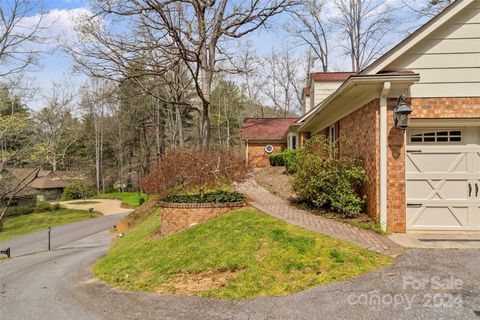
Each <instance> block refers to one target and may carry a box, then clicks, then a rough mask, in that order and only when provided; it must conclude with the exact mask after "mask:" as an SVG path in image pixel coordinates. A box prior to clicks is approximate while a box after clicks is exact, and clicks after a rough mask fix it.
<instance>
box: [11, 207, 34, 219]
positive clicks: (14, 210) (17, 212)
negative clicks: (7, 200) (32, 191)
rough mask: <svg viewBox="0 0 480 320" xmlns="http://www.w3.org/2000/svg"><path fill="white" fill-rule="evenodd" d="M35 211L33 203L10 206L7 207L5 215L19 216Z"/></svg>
mask: <svg viewBox="0 0 480 320" xmlns="http://www.w3.org/2000/svg"><path fill="white" fill-rule="evenodd" d="M34 212H35V205H29V206H25V207H10V208H8V209H7V212H6V215H7V216H21V215H24V214H31V213H34Z"/></svg>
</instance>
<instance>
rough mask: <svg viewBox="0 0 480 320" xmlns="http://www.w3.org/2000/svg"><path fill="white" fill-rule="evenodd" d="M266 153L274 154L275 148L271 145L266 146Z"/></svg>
mask: <svg viewBox="0 0 480 320" xmlns="http://www.w3.org/2000/svg"><path fill="white" fill-rule="evenodd" d="M265 152H266V153H272V152H273V146H272V145H271V144H269V145H266V146H265Z"/></svg>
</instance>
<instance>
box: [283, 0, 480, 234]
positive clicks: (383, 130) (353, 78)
mask: <svg viewBox="0 0 480 320" xmlns="http://www.w3.org/2000/svg"><path fill="white" fill-rule="evenodd" d="M337 76H338V77H339V78H341V76H343V77H345V79H344V80H343V81H341V80H339V81H337V82H335V83H328V86H327V85H325V84H323V85H322V83H321V82H322V81H325V79H326V78H328V77H332V76H331V75H330V76H329V74H324V75H323V76H321V75H318V74H317V75H316V78H317V79H319V81H318V82H320V83H316V82H315V79H314V78H315V76H313V75H312V76H311V81H310V83H309V87H308V88H306V89H305V90H304V92H303V97H304V103H305V111H306V113H305V115H304V116H303V117H301V118H300V119H298V120H297V121H296V122H295V123H293V124H292V125H291V126H290V128H289V129H288V130H287V136H288V137H290V136H292V137H293V136H295V139H296V141H298V142H299V143H298V145H299V146H301V145H302V142H303V140H304V138H305V137H309V136H311V135H316V134H324V135H327V136H329V137H331V138H332V139H335V140H337V143H336V145H337V147H338V149H339V150H338V152H339V153H340V154H342V155H346V156H350V157H354V158H361V159H362V160H363V163H364V165H365V169H366V171H367V173H368V175H369V178H370V181H371V183H369V184H368V186H367V187H366V190H365V193H366V195H367V198H368V200H367V206H366V212H367V213H368V214H369V215H370V216H372V217H375V218H377V219H378V220H379V221H380V223H381V225H382V227H383V228H384V229H385V230H388V231H390V232H402V233H403V232H415V231H416V232H430V231H435V232H451V231H456V232H479V231H480V191H479V189H480V0H457V1H455V2H453V3H452V4H451V5H450V6H449V7H447V8H446V9H445V10H444V11H442V12H441V13H440V14H439V15H437V16H436V17H434V18H433V19H432V20H430V21H429V22H427V23H426V24H425V25H423V26H422V27H421V28H419V29H418V30H417V31H416V32H414V33H413V34H411V35H410V36H409V37H407V38H406V39H404V40H403V41H402V42H400V43H399V44H398V45H397V46H395V47H394V48H393V49H391V50H390V51H388V52H387V53H386V54H385V55H383V56H382V57H380V58H379V59H378V60H376V61H375V62H374V63H372V64H371V65H370V66H368V67H366V68H365V69H364V70H362V71H360V72H359V73H357V74H348V73H342V74H341V75H340V74H337ZM340 81H341V82H340ZM337 85H338V86H337ZM325 92H327V94H324V93H325ZM402 95H403V96H405V97H406V99H405V102H406V104H407V105H408V106H409V107H410V108H411V110H412V113H411V114H410V118H411V119H410V123H409V125H408V127H407V128H406V130H405V131H403V130H401V129H400V128H398V127H397V126H396V125H395V122H394V108H395V107H396V106H397V105H398V104H399V101H400V99H399V97H400V96H402ZM287 140H288V139H287ZM285 143H288V141H285Z"/></svg>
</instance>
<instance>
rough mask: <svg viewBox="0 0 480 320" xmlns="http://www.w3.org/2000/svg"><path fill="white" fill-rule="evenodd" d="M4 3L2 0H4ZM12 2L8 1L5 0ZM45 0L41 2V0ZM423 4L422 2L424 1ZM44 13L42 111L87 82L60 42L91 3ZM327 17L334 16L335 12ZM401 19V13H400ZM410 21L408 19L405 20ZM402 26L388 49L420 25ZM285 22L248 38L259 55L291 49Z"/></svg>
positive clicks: (339, 63) (54, 1)
mask: <svg viewBox="0 0 480 320" xmlns="http://www.w3.org/2000/svg"><path fill="white" fill-rule="evenodd" d="M2 1H3V0H2ZM6 1H9V0H6ZM41 1H42V0H41ZM401 1H402V0H386V1H384V2H385V3H389V4H391V5H392V6H397V7H399V6H400V5H401ZM421 1H423V0H421ZM331 4H332V1H330V0H328V1H327V6H331ZM42 10H43V12H44V13H45V16H44V20H43V22H44V23H45V25H47V26H48V30H46V32H45V39H46V42H45V43H44V44H40V45H38V47H39V49H40V50H41V51H42V52H43V54H41V55H40V58H39V61H40V68H37V69H36V70H32V71H31V72H29V74H28V79H29V80H28V81H29V82H30V83H31V84H29V85H31V86H34V87H36V88H38V90H37V91H36V94H35V96H34V97H33V98H31V99H30V101H28V102H27V103H28V105H29V106H30V107H31V108H33V109H34V110H38V109H40V108H41V107H42V106H43V105H44V104H45V96H46V95H48V93H49V92H50V91H51V90H52V88H53V86H54V85H55V84H54V82H57V83H61V82H66V81H68V82H70V83H71V84H72V85H73V86H75V87H77V88H78V87H80V86H81V85H82V83H84V82H85V81H86V76H84V75H82V74H79V73H76V74H73V73H72V72H73V68H72V66H73V63H72V61H71V60H70V58H69V57H68V56H66V55H65V54H64V53H63V52H62V50H61V49H59V47H58V39H67V40H69V41H74V39H75V31H74V21H75V19H76V18H78V17H79V16H81V15H82V14H85V13H88V12H89V4H88V0H43V1H42ZM328 14H335V13H334V12H333V11H332V12H330V13H328ZM399 17H400V18H402V17H407V15H406V14H405V16H402V13H400V14H399ZM37 19H38V17H36V16H32V17H29V19H27V21H26V22H25V24H26V25H28V24H32V25H34V24H35V21H37ZM404 20H405V21H407V20H408V19H406V18H405V19H404ZM405 21H403V22H402V23H400V24H399V27H398V30H396V32H392V33H391V34H390V36H389V37H390V38H389V39H388V46H393V45H394V44H396V43H398V42H399V41H400V40H401V39H402V38H403V37H404V36H405V34H406V33H405V30H408V29H411V28H412V27H414V26H415V24H418V21H414V20H410V21H407V22H405ZM285 22H286V17H279V18H276V19H275V20H274V21H273V23H272V28H270V29H269V30H260V31H258V32H256V33H254V34H252V35H250V36H249V38H248V40H249V41H251V42H252V43H253V46H254V47H255V51H256V52H257V54H260V55H261V54H267V53H268V52H270V51H271V50H272V48H277V49H280V48H282V47H288V46H291V45H292V44H291V41H292V40H293V39H291V38H290V37H289V35H288V33H287V32H286V31H285V30H284V28H283V27H282V26H283V25H284V24H285ZM245 40H247V39H245ZM347 61H348V59H347V57H346V56H344V55H342V54H334V55H332V63H331V65H332V66H333V71H344V70H347V69H348V66H349V65H348V63H347Z"/></svg>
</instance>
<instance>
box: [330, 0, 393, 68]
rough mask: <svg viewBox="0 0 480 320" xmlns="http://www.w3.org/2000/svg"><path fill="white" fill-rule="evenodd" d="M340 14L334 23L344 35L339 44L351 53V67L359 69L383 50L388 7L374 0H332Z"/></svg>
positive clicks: (388, 22)
mask: <svg viewBox="0 0 480 320" xmlns="http://www.w3.org/2000/svg"><path fill="white" fill-rule="evenodd" d="M335 5H336V7H337V9H338V10H339V12H340V17H339V18H338V19H335V20H334V21H333V22H334V24H335V25H336V26H337V27H338V28H339V29H340V30H341V32H342V33H343V34H344V35H345V36H346V37H347V44H346V45H342V47H343V49H344V50H345V53H346V54H347V55H349V56H350V59H351V63H352V70H353V71H360V70H361V69H363V68H364V67H366V66H367V65H368V64H370V63H371V62H372V61H373V60H375V59H376V58H377V57H378V56H379V55H380V54H381V53H382V52H383V50H384V47H385V43H384V40H385V36H386V35H387V34H388V33H389V32H391V30H390V28H389V26H390V25H391V23H392V14H391V8H390V6H389V5H388V4H386V3H385V2H383V1H376V0H335Z"/></svg>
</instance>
